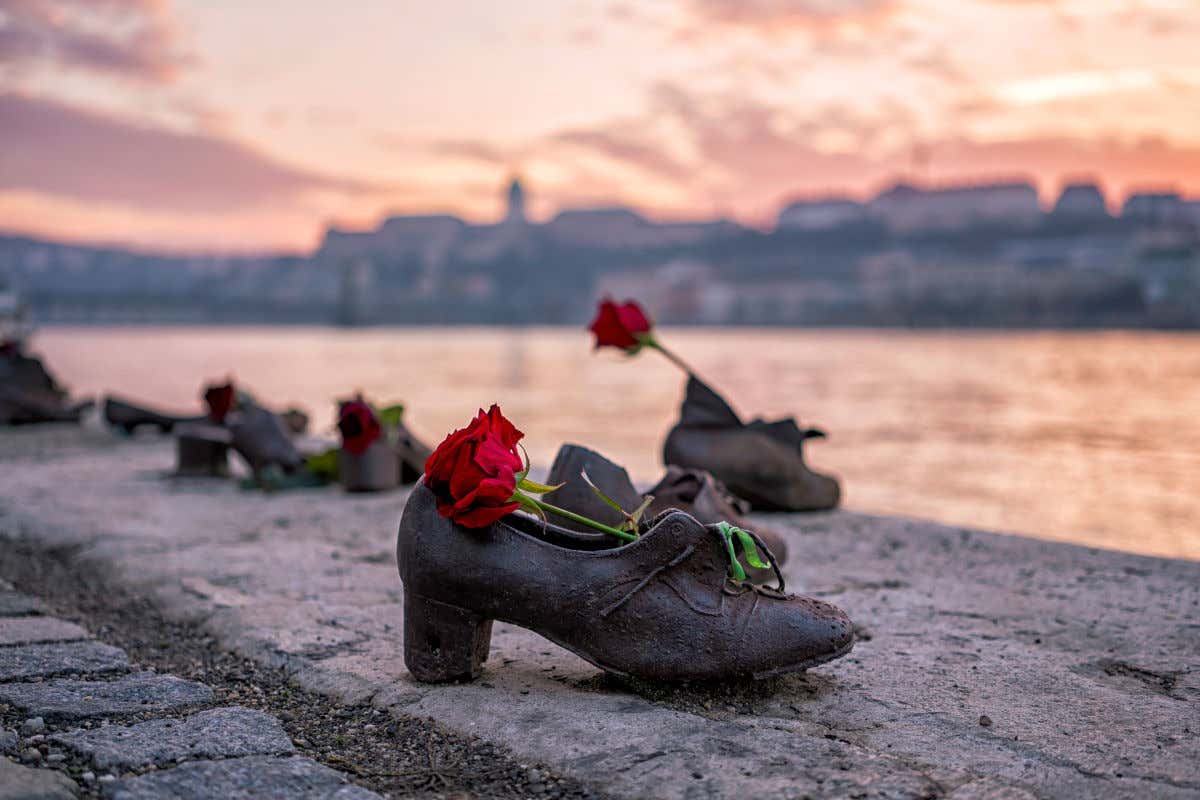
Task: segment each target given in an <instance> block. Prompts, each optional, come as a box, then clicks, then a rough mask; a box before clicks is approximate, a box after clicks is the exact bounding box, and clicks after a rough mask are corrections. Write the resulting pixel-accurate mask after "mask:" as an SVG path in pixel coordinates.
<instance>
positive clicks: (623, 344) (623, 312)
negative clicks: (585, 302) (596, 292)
mask: <svg viewBox="0 0 1200 800" xmlns="http://www.w3.org/2000/svg"><path fill="white" fill-rule="evenodd" d="M651 327H652V325H651V322H650V320H649V318H647V317H646V312H644V311H642V307H641V306H639V305H638V304H637V303H635V302H634V301H632V300H627V301H626V302H625V303H624V304H622V305H618V304H616V303H614V302H613V301H612V300H609V299H607V298H605V299H604V300H602V301H600V307H599V308H598V309H597V310H596V319H594V320H592V324H591V326H590V330H591V332H592V333H594V334H596V347H619V348H620V349H622V350H636V349H637V348H638V347H639V346H641V344H642V343H643V339H644V338H645V336H646V334H648V333H650V328H651Z"/></svg>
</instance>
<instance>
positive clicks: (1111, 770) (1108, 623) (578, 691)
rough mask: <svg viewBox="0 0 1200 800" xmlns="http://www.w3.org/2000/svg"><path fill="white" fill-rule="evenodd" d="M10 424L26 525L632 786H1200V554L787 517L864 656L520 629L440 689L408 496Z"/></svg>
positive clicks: (419, 701) (853, 792)
mask: <svg viewBox="0 0 1200 800" xmlns="http://www.w3.org/2000/svg"><path fill="white" fill-rule="evenodd" d="M4 436H6V434H0V450H3V449H4V447H5V446H6V444H9V443H10V442H14V441H19V443H20V445H21V452H20V453H19V454H15V453H14V451H13V450H12V449H11V448H10V449H9V451H8V452H7V453H6V454H5V455H4V456H3V457H2V458H0V461H8V462H9V464H8V465H6V466H9V465H12V464H16V465H19V469H9V470H8V472H9V475H8V476H6V478H5V480H4V482H3V488H0V546H2V544H3V543H2V537H4V536H9V537H23V538H26V539H28V540H31V541H36V542H37V543H38V544H39V546H42V547H46V548H55V549H58V550H59V551H60V552H70V554H71V555H70V557H71V559H72V561H73V563H75V564H76V565H77V566H78V567H79V568H82V569H87V570H95V571H98V572H100V573H102V574H104V575H105V576H107V577H108V578H111V579H112V580H113V581H116V582H117V583H118V584H119V585H122V586H126V587H129V588H131V589H134V590H136V591H138V592H139V593H142V594H144V595H146V596H148V597H151V598H153V600H154V601H155V602H156V604H158V606H159V607H160V608H162V609H163V610H164V612H165V613H167V614H168V615H170V616H172V617H173V618H176V619H179V620H184V621H189V622H193V623H195V624H197V625H199V626H201V627H202V628H203V629H204V630H205V631H207V632H209V633H210V634H212V635H213V636H215V637H216V638H217V639H218V641H219V642H220V643H221V644H222V646H224V647H226V648H228V649H231V650H233V651H235V652H238V653H240V654H243V655H246V656H249V657H252V658H255V659H258V660H260V661H262V662H264V663H268V664H272V665H280V666H284V667H286V668H287V669H289V670H290V671H291V673H292V674H293V676H294V679H295V680H296V681H297V682H298V683H299V684H300V685H301V686H302V687H304V688H306V689H309V690H313V691H318V692H322V693H325V694H327V695H329V696H332V697H335V698H338V699H341V700H344V701H347V702H371V703H373V704H375V705H376V706H378V707H380V708H384V709H387V710H389V711H391V712H392V713H394V714H397V715H410V716H418V717H430V718H433V719H436V720H437V721H439V722H440V723H441V724H443V725H445V726H446V727H448V728H450V729H452V730H455V731H457V732H460V733H464V734H475V735H478V736H480V737H482V738H484V739H486V740H489V741H493V742H496V743H499V744H503V745H505V746H507V747H508V748H510V749H511V750H512V752H513V753H514V754H516V755H517V756H518V757H520V758H527V759H530V760H533V761H539V762H543V763H546V764H548V765H549V766H551V767H553V768H554V769H555V770H558V771H561V772H562V773H563V774H565V775H569V776H571V777H574V778H578V779H580V780H583V781H587V782H591V783H592V784H594V785H597V786H602V787H603V788H604V789H605V790H606V791H608V792H612V793H614V794H617V795H623V796H628V797H662V798H699V797H732V796H742V795H763V796H774V797H803V796H809V797H893V798H907V797H912V798H917V797H926V798H942V797H947V798H952V800H968V799H969V798H993V800H1000V798H1012V799H1013V800H1016V799H1017V798H1032V797H1062V798H1076V797H1095V798H1142V797H1162V798H1200V737H1198V736H1197V735H1196V729H1197V726H1198V725H1200V714H1198V713H1197V712H1198V710H1200V704H1198V701H1200V563H1195V562H1183V561H1171V560H1165V559H1152V558H1145V557H1140V556H1133V555H1127V554H1121V553H1113V552H1106V551H1099V550H1094V549H1088V548H1082V547H1076V546H1071V545H1063V544H1054V543H1047V542H1040V541H1036V540H1032V539H1026V538H1020V537H1015V536H1004V535H998V534H990V533H984V532H979V531H973V530H966V529H959V528H950V527H945V526H941V525H935V524H932V523H927V522H921V521H916V520H909V519H900V518H883V517H871V516H866V515H861V514H854V513H850V512H837V513H832V514H821V515H797V516H793V517H776V518H775V519H774V520H773V521H775V522H776V524H783V525H789V526H791V541H790V542H789V545H790V550H791V552H792V553H794V554H795V555H794V556H793V560H792V561H791V562H790V563H789V564H788V566H787V570H786V573H787V577H788V582H789V587H790V588H792V589H795V590H801V591H804V592H807V593H810V594H814V595H817V596H820V597H823V598H826V599H829V600H831V601H833V602H836V603H838V604H839V605H841V606H842V607H843V608H845V609H846V610H847V611H848V612H849V613H850V615H851V616H852V617H853V618H854V619H855V620H856V622H857V623H859V625H860V641H859V643H858V645H857V646H856V648H855V651H854V652H853V653H852V654H851V655H850V656H849V657H847V658H844V659H841V660H839V661H836V662H833V663H831V664H828V665H825V666H823V667H821V668H819V669H815V670H812V671H810V672H809V673H808V674H806V675H801V676H792V677H789V678H782V679H777V680H773V681H769V682H764V683H760V684H735V685H727V686H721V687H711V686H678V687H673V686H660V685H640V684H620V683H618V682H616V681H614V680H611V679H606V678H603V677H602V676H601V675H600V674H599V673H598V671H597V670H596V669H595V668H593V667H591V666H590V665H588V664H586V663H585V662H583V661H581V660H580V659H578V658H576V657H574V656H572V655H571V654H569V653H566V652H565V651H563V650H561V649H559V648H557V647H555V646H554V645H552V644H550V643H549V642H546V641H545V640H543V639H541V638H540V637H537V636H535V635H533V634H530V633H528V632H525V631H522V630H520V629H516V628H513V627H511V626H506V625H497V626H496V628H495V633H494V636H493V646H492V658H491V660H490V661H489V663H488V666H487V669H486V670H485V672H484V675H483V677H482V678H481V679H480V680H479V681H476V682H474V683H471V684H466V685H453V686H425V685H421V684H417V683H414V682H413V681H412V680H411V679H410V678H409V676H408V675H407V673H406V672H405V670H404V667H403V661H402V658H401V636H400V632H401V630H402V627H403V625H402V618H401V614H402V611H401V604H400V600H401V597H402V591H401V586H400V584H399V581H398V580H397V578H396V572H395V564H394V555H393V553H394V536H395V531H396V526H397V523H398V521H399V516H400V511H401V508H402V506H403V502H404V494H403V493H402V492H394V493H390V494H385V495H376V496H354V495H345V494H343V493H341V492H339V491H338V490H336V489H326V490H314V491H304V492H295V493H284V494H279V495H274V496H264V495H262V494H257V493H251V492H243V491H240V490H238V489H237V488H236V487H234V486H233V485H231V484H230V483H226V482H222V481H217V482H205V481H197V480H191V481H178V480H167V479H165V478H164V477H162V475H163V473H164V472H165V471H167V470H168V469H169V468H170V467H171V463H172V450H171V445H170V443H169V442H161V443H148V442H144V441H134V442H129V443H121V444H106V443H103V442H99V441H96V440H93V441H90V442H88V443H87V444H86V446H79V445H77V444H73V443H72V442H71V441H70V440H68V439H66V438H64V437H62V436H61V434H55V435H54V436H52V437H50V438H47V439H45V440H42V439H38V438H37V437H33V436H27V437H24V438H21V439H19V440H16V439H10V440H8V442H6V441H5V440H4V439H3V438H2V437H4ZM42 644H46V642H42ZM56 680H61V679H58V678H51V679H49V680H48V681H47V683H53V682H54V681H56ZM71 691H75V692H76V693H78V691H79V690H78V689H72V690H71ZM0 702H8V701H5V700H2V699H0ZM56 741H57V740H56ZM215 763H224V762H215ZM196 771H197V773H198V777H196V778H195V780H198V781H201V782H203V781H204V780H208V778H207V777H206V776H202V775H199V773H202V772H203V770H201V769H200V768H198V767H197V768H196ZM176 772H177V770H176ZM161 774H166V773H161ZM177 774H178V772H177ZM152 777H154V778H158V777H159V776H157V775H156V776H152ZM179 777H180V778H181V780H182V779H187V775H186V774H180V775H179ZM139 780H144V779H140V778H139ZM148 785H150V784H148V783H143V784H142V786H148ZM157 786H158V784H154V786H152V787H151V788H150V789H145V790H142V791H150V792H152V791H156V790H157V788H156V787H157ZM131 791H132V790H131ZM133 796H149V795H133Z"/></svg>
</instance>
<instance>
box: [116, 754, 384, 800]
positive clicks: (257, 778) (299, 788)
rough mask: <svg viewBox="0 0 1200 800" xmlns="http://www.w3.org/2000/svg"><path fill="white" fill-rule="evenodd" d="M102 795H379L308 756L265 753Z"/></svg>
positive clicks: (143, 780)
mask: <svg viewBox="0 0 1200 800" xmlns="http://www.w3.org/2000/svg"><path fill="white" fill-rule="evenodd" d="M105 795H106V796H107V797H108V798H110V799H111V800H161V798H164V797H169V798H171V799H172V800H210V799H211V798H214V797H220V798H222V800H261V798H264V797H286V798H288V799H289V800H382V798H380V796H379V795H377V794H375V792H372V791H368V790H367V789H364V788H362V787H361V786H356V785H354V784H352V783H350V782H349V780H347V778H346V777H345V776H344V775H342V774H341V773H340V772H336V771H334V770H332V769H330V768H329V767H326V766H323V765H321V764H318V763H317V762H316V761H313V760H312V759H309V758H295V757H293V758H272V757H269V756H251V757H248V758H230V759H226V760H224V761H193V762H190V763H187V764H183V765H181V766H178V767H175V768H174V769H168V770H162V771H160V772H153V773H150V774H148V775H142V776H139V777H136V778H128V779H124V780H120V781H117V782H116V783H113V784H111V785H110V787H109V788H108V789H107V790H106V792H105Z"/></svg>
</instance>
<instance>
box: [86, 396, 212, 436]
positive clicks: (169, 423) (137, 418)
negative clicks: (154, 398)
mask: <svg viewBox="0 0 1200 800" xmlns="http://www.w3.org/2000/svg"><path fill="white" fill-rule="evenodd" d="M206 419H208V418H207V417H202V416H191V417H185V416H179V415H176V414H167V413H165V412H162V411H155V410H154V409H152V408H147V407H146V406H141V405H138V404H136V403H131V402H129V401H128V400H123V399H121V398H119V397H114V396H112V395H109V396H108V397H106V398H104V421H105V422H107V423H108V424H109V425H111V426H112V427H114V428H119V429H120V430H122V431H124V432H125V433H127V434H131V433H133V432H134V430H136V429H137V428H140V427H142V426H144V425H145V426H151V427H155V428H158V430H159V432H160V433H171V432H172V431H173V430H174V429H175V426H176V425H182V424H185V423H202V422H204V421H205V420H206Z"/></svg>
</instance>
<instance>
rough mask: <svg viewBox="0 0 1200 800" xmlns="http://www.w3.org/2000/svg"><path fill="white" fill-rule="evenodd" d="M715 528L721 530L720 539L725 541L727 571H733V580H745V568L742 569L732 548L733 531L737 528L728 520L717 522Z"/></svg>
mask: <svg viewBox="0 0 1200 800" xmlns="http://www.w3.org/2000/svg"><path fill="white" fill-rule="evenodd" d="M717 530H718V531H720V532H721V539H722V540H724V542H725V550H726V551H727V552H728V553H729V571H730V572H731V573H733V578H734V580H736V581H744V580H746V570H744V569H742V565H741V564H739V563H738V560H737V553H736V552H735V551H734V549H733V532H734V531H736V530H738V528H735V527H733V526H732V525H730V524H729V523H728V522H718V523H717Z"/></svg>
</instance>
